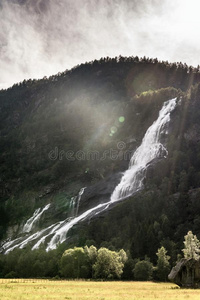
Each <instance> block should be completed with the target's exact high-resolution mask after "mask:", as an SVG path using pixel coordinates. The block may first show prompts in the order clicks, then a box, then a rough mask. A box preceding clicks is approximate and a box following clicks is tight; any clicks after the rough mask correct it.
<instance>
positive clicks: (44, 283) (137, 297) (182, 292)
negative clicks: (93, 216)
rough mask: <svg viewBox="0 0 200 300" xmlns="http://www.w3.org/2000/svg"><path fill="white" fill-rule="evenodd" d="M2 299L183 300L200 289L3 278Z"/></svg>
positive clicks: (196, 299)
mask: <svg viewBox="0 0 200 300" xmlns="http://www.w3.org/2000/svg"><path fill="white" fill-rule="evenodd" d="M0 299H1V300H10V299H14V300H33V299H34V300H52V299H55V300H56V299H60V300H62V299H68V300H70V299H72V300H74V299H76V300H82V299H83V300H86V299H94V300H114V299H116V300H118V299H127V300H152V299H160V300H165V299H166V300H175V299H176V300H182V299H192V300H199V299H200V290H192V289H179V288H178V287H177V286H176V285H174V284H171V283H153V282H122V281H120V282H116V281H115V282H113V281H112V282H94V281H48V280H34V279H33V280H31V279H29V280H23V279H16V280H9V279H8V280H6V279H0Z"/></svg>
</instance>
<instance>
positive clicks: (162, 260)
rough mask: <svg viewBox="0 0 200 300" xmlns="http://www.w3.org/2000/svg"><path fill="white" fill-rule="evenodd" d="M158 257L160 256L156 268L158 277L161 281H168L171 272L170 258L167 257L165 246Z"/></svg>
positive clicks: (160, 249) (158, 253)
mask: <svg viewBox="0 0 200 300" xmlns="http://www.w3.org/2000/svg"><path fill="white" fill-rule="evenodd" d="M156 255H157V256H158V260H157V267H156V270H157V277H158V279H159V280H161V281H166V280H167V276H168V274H169V271H170V263H169V260H170V256H168V255H167V250H166V249H165V247H163V246H162V247H161V248H159V249H158V252H157V253H156Z"/></svg>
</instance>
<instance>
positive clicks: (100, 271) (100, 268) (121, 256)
mask: <svg viewBox="0 0 200 300" xmlns="http://www.w3.org/2000/svg"><path fill="white" fill-rule="evenodd" d="M126 259H127V258H126V253H125V252H124V251H123V250H120V252H118V253H117V252H115V251H111V250H108V249H106V248H100V249H99V250H98V255H97V260H96V262H95V264H94V265H93V269H94V278H101V279H115V278H118V279H119V278H120V277H121V274H122V273H123V267H124V263H123V262H125V261H126Z"/></svg>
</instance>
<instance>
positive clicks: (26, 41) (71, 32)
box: [0, 0, 199, 89]
mask: <svg viewBox="0 0 200 300" xmlns="http://www.w3.org/2000/svg"><path fill="white" fill-rule="evenodd" d="M198 5H199V3H198V1H196V0H191V1H190V2H188V1H187V0H182V1H181V0H176V1H167V0H165V1H158V0H152V1H145V0H144V1H136V0H134V1H133V0H132V1H129V0H126V1H121V0H117V1H113V0H105V1H100V0H93V1H91V0H85V1H82V2H81V3H80V1H70V0H60V1H53V0H12V1H10V0H9V1H8V0H1V1H0V28H1V31H0V70H1V73H0V89H1V88H7V87H9V86H11V85H13V84H14V83H16V82H20V81H22V80H24V79H29V78H31V79H33V78H36V79H37V78H42V77H44V76H50V75H52V74H55V73H58V72H61V71H64V70H65V69H66V68H68V69H71V68H72V67H74V66H75V65H77V64H80V63H83V62H86V61H91V60H94V59H100V57H106V56H109V57H114V56H118V55H119V54H121V55H123V56H130V55H137V54H138V53H139V54H140V56H144V55H146V56H148V57H158V59H161V60H169V61H182V62H183V63H185V62H186V63H187V64H191V65H194V66H197V65H198V63H199V50H198V49H199V35H198V29H199V17H198V11H199V10H198ZM172 12H173V13H172ZM191 53H192V55H191Z"/></svg>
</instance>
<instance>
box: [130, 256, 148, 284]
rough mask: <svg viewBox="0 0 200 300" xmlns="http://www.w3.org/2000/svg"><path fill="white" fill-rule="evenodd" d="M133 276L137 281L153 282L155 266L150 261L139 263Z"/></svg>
mask: <svg viewBox="0 0 200 300" xmlns="http://www.w3.org/2000/svg"><path fill="white" fill-rule="evenodd" d="M133 274H134V278H135V279H136V280H139V281H146V280H151V279H152V274H153V264H152V263H151V262H150V261H149V260H141V261H138V262H137V263H136V264H135V267H134V269H133Z"/></svg>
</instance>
